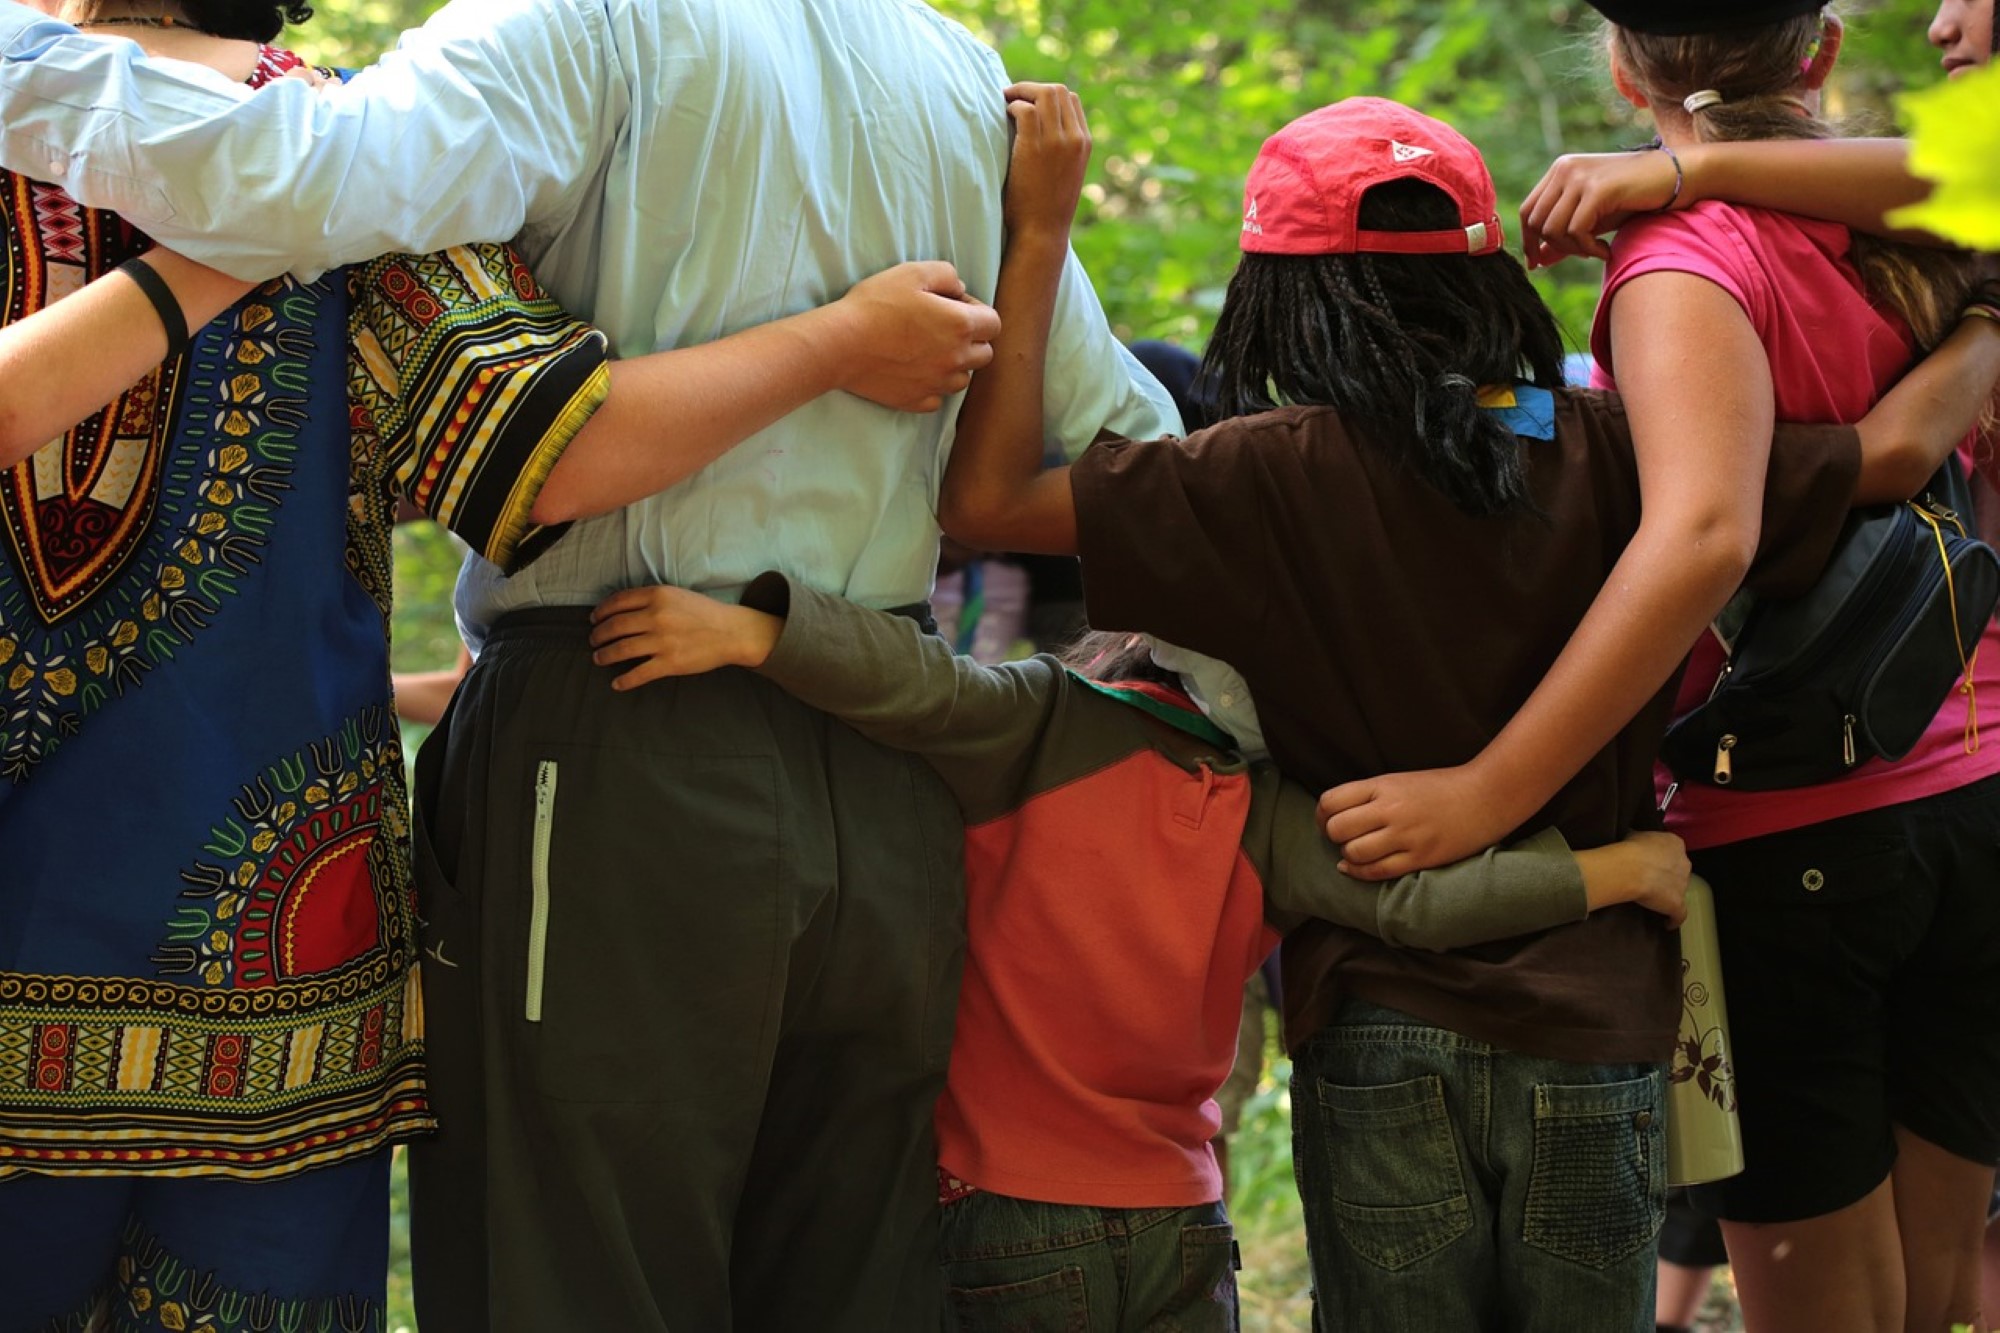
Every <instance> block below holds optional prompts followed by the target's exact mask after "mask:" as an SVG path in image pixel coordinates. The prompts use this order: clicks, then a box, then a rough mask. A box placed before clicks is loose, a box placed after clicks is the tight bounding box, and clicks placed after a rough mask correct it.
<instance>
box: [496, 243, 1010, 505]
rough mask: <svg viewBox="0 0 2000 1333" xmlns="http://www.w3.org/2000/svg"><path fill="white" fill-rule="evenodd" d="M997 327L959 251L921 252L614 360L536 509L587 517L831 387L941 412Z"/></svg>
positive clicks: (678, 475)
mask: <svg viewBox="0 0 2000 1333" xmlns="http://www.w3.org/2000/svg"><path fill="white" fill-rule="evenodd" d="M998 331H999V316H997V315H995V314H994V313H993V311H992V310H991V309H989V308H988V307H986V306H984V305H981V304H980V303H978V302H977V301H972V300H968V299H966V296H965V284H964V283H962V282H960V281H959V278H958V273H957V271H956V270H955V269H953V268H952V266H951V265H949V264H945V263H913V264H901V265H898V266H897V267H895V268H892V269H889V270H887V271H886V272H883V273H878V274H876V275H875V276H874V277H872V278H868V279H866V280H865V281H863V282H861V283H858V284H857V285H856V286H855V287H854V288H853V290H851V291H850V292H848V293H847V295H846V296H844V297H842V298H841V299H840V300H838V301H834V302H832V303H831V304H828V305H824V306H821V307H820V308H819V309H817V310H809V311H807V312H805V313H804V314H800V315H794V316H791V317H790V318H788V319H779V320H773V321H772V322H771V323H769V324H762V325H759V326H757V327H756V328H751V329H745V330H743V331H742V332H741V333H737V334H733V335H731V336H730V337H727V338H721V339H718V340H716V341H715V342H712V343H705V344H702V345H700V346H697V347H682V348H676V349H674V350H672V351H667V352H656V353H654V354H653V355H651V356H642V357H636V358H634V359H632V360H629V361H620V362H615V363H613V365H612V366H611V396H610V398H609V399H608V400H607V401H606V402H605V404H604V406H603V407H601V408H599V409H598V410H597V413H596V414H595V415H594V416H592V417H591V419H590V422H589V424H588V425H586V426H584V428H583V429H582V430H581V431H579V432H578V433H577V436H576V439H575V440H574V441H572V442H571V444H570V446H569V448H568V450H567V451H565V452H564V454H563V457H562V461H561V462H559V463H557V464H556V466H555V469H554V471H552V472H551V473H550V474H549V479H548V482H547V484H546V485H544V486H543V487H542V490H541V494H540V495H539V496H538V497H537V499H536V501H535V506H534V509H533V511H532V516H533V518H534V521H535V522H537V523H544V524H547V523H561V522H566V521H568V520H570V519H576V518H584V517H588V516H589V515H592V514H601V513H605V512H608V511H610V510H613V509H617V508H619V507H620V506H623V505H626V504H630V503H631V502H632V501H634V500H637V499H641V498H643V497H645V496H648V495H652V494H654V493H656V492H658V491H663V490H665V489H667V488H668V487H670V486H673V485H675V484H676V483H678V482H680V481H682V480H685V479H686V478H687V477H689V476H691V475H693V474H694V473H696V472H698V471H700V470H701V469H702V468H704V467H706V466H707V465H708V464H710V463H712V462H714V461H715V460H716V459H717V458H719V457H721V456H722V455H723V454H725V453H727V452H728V451H729V449H730V448H732V447H733V446H734V445H736V444H737V443H738V442H740V441H741V440H743V439H745V438H746V437H748V436H751V435H754V434H756V433H757V432H758V431H760V430H762V429H764V428H765V427H766V426H769V425H770V424H771V423H772V422H774V421H776V420H778V418H780V417H782V416H784V415H786V414H787V413H789V412H792V411H794V410H796V409H797V408H800V407H803V406H804V405H805V404H806V403H808V402H811V401H812V400H813V399H815V398H817V397H819V396H820V395H821V394H824V393H830V392H833V391H835V390H845V391H847V392H849V393H854V394H858V395H860V396H861V397H863V398H867V399H869V400H871V401H873V402H877V403H880V404H882V405H883V406H885V407H891V408H898V409H901V410H903V411H908V412H934V411H936V410H937V409H938V408H939V407H940V406H941V405H942V404H943V402H944V399H945V396H946V395H947V394H951V393H956V392H958V391H959V390H961V389H963V388H965V386H966V383H967V382H968V381H969V380H970V378H971V375H972V372H973V371H974V370H976V369H978V368H979V367H981V366H984V365H985V364H987V362H989V361H990V360H992V357H993V348H992V344H991V339H992V338H993V337H994V336H995V335H996V334H997V333H998ZM1037 401H1039V400H1037Z"/></svg>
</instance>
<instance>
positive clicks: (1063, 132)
mask: <svg viewBox="0 0 2000 1333" xmlns="http://www.w3.org/2000/svg"><path fill="white" fill-rule="evenodd" d="M1007 115H1008V116H1009V117H1010V118H1011V119H1012V120H1013V122H1014V156H1013V162H1012V164H1011V165H1010V166H1009V168H1008V170H1007V191H1006V194H1005V196H1004V202H1003V204H1002V216H1003V218H1004V220H1005V221H1006V224H1007V236H1008V242H1009V244H1012V243H1014V242H1015V241H1017V240H1019V239H1020V238H1022V237H1024V236H1034V237H1041V238H1047V239H1056V238H1060V239H1061V240H1062V242H1063V244H1064V245H1067V244H1068V243H1069V229H1070V226H1071V224H1072V223H1074V222H1075V221H1076V206H1077V202H1078V201H1079V200H1080V199H1082V198H1083V178H1084V174H1085V173H1086V172H1087V171H1088V170H1089V169H1090V122H1089V121H1088V120H1087V119H1086V118H1085V117H1084V114H1083V99H1081V98H1079V97H1078V96H1077V95H1076V94H1075V93H1073V92H1071V91H1070V90H1069V89H1068V88H1065V87H1064V86H1063V85H1062V84H1060V83H1017V84H1015V85H1014V86H1013V87H1011V88H1009V89H1008V90H1007Z"/></svg>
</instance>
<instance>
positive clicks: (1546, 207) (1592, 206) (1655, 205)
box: [1521, 149, 1684, 268]
mask: <svg viewBox="0 0 2000 1333" xmlns="http://www.w3.org/2000/svg"><path fill="white" fill-rule="evenodd" d="M1683 185H1684V182H1683V181H1682V180H1681V174H1680V170H1679V168H1678V166H1677V165H1676V163H1675V160H1674V158H1673V157H1672V156H1671V155H1670V154H1668V153H1664V152H1660V151H1657V150H1654V151H1647V150H1644V149H1641V150H1639V151H1636V152H1630V153H1570V154H1567V155H1565V156H1563V157H1559V158H1557V159H1556V160H1555V162H1554V164H1553V165H1551V166H1550V167H1549V169H1548V171H1547V172H1545V173H1544V174H1543V176H1542V179H1541V180H1540V181H1539V182H1537V183H1536V185H1535V188H1534V189H1532V190H1530V191H1529V192H1528V197H1527V199H1525V200H1524V201H1522V204H1521V250H1522V253H1523V254H1525V255H1526V256H1527V260H1528V267H1529V268H1546V267H1547V266H1548V265H1550V264H1555V263H1560V262H1561V261H1562V260H1564V259H1567V258H1569V257H1570V256H1572V255H1581V256H1587V257H1589V258H1591V259H1609V258H1611V247H1610V246H1609V245H1607V244H1605V242H1604V241H1602V240H1600V239H1599V238H1600V237H1602V236H1604V235H1605V234H1606V233H1608V232H1614V231H1616V230H1618V228H1619V227H1620V226H1621V225H1623V224H1624V222H1625V221H1626V219H1628V218H1631V217H1633V216H1634V215H1636V214H1639V213H1653V212H1657V211H1659V210H1660V209H1663V208H1671V207H1673V205H1674V204H1675V203H1676V202H1677V201H1678V199H1679V196H1680V195H1681V194H1682V193H1684V190H1683Z"/></svg>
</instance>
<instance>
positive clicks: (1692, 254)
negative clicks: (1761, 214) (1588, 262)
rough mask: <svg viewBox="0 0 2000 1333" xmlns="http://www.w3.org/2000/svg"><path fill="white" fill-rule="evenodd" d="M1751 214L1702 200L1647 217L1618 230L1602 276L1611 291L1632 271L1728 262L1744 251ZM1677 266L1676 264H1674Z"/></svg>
mask: <svg viewBox="0 0 2000 1333" xmlns="http://www.w3.org/2000/svg"><path fill="white" fill-rule="evenodd" d="M1751 211H1753V210H1747V209H1742V208H1738V207H1737V206H1736V205H1734V204H1725V203H1720V202H1717V201H1714V200H1704V201H1703V202H1701V203H1698V204H1696V205H1695V206H1694V207H1692V208H1686V209H1682V210H1680V211H1678V212H1674V213H1647V214H1643V215H1641V216H1640V217H1636V218H1634V219H1632V220H1631V221H1630V222H1628V223H1626V224H1625V225H1624V226H1622V227H1620V228H1619V229H1618V234H1617V235H1616V236H1615V237H1613V238H1612V241H1611V264H1610V268H1609V269H1608V270H1607V272H1606V274H1605V284H1606V286H1611V285H1613V284H1615V283H1616V282H1618V281H1619V280H1620V279H1621V278H1623V277H1625V276H1626V275H1627V274H1628V273H1630V272H1632V271H1633V270H1645V271H1652V270H1655V269H1661V268H1673V267H1676V266H1684V265H1696V266H1702V265H1707V264H1711V263H1713V262H1715V260H1716V259H1717V258H1719V257H1720V258H1726V259H1728V260H1730V261H1734V260H1735V259H1736V258H1737V257H1738V256H1739V255H1741V254H1742V252H1744V251H1745V250H1746V249H1747V248H1748V246H1747V240H1748V237H1749V235H1750V234H1752V232H1753V231H1754V229H1755V227H1754V222H1752V220H1751V219H1749V218H1748V216H1747V214H1749V213H1750V212H1751ZM1677 261H1678V265H1677Z"/></svg>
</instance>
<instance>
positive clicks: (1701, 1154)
mask: <svg viewBox="0 0 2000 1333" xmlns="http://www.w3.org/2000/svg"><path fill="white" fill-rule="evenodd" d="M1742 1169H1743V1131H1742V1128H1741V1126H1739V1125H1738V1123H1737V1120H1736V1066H1735V1065H1734V1063H1732V1060H1731V1056H1730V1050H1729V1007H1728V1005H1727V1004H1726V1003H1725V1002H1724V997H1723V991H1722V949H1721V945H1720V943H1719V940H1718V938H1717V935H1716V931H1715V892H1714V890H1712V889H1710V888H1709V887H1708V882H1707V881H1706V880H1704V879H1702V877H1701V876H1699V875H1695V876H1692V877H1690V878H1689V880H1688V887H1687V920H1685V921H1683V922H1682V923H1681V1025H1680V1032H1679V1034H1678V1035H1677V1036H1676V1037H1675V1039H1674V1054H1673V1058H1672V1060H1671V1061H1670V1063H1669V1064H1668V1066H1667V1182H1668V1183H1669V1184H1672V1185H1705V1184H1707V1183H1708V1182H1709V1181H1712V1180H1723V1179H1726V1178H1727V1177H1729V1176H1733V1175H1735V1174H1736V1173H1737V1172H1739V1171H1741V1170H1742Z"/></svg>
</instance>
